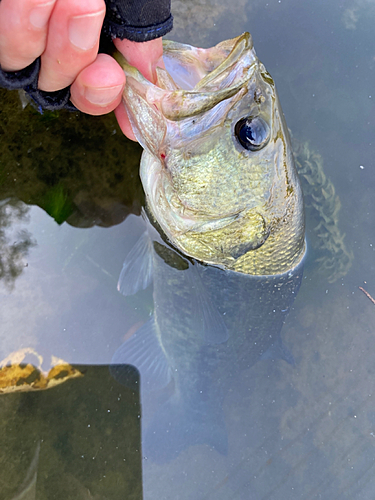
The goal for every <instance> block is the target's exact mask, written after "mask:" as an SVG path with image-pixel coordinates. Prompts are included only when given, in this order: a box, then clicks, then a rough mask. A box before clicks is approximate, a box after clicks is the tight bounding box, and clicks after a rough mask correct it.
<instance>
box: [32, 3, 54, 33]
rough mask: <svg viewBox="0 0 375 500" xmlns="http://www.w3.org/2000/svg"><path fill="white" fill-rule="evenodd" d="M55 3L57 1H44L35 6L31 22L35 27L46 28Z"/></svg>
mask: <svg viewBox="0 0 375 500" xmlns="http://www.w3.org/2000/svg"><path fill="white" fill-rule="evenodd" d="M54 4H55V2H54V1H53V2H49V3H44V4H42V5H38V7H35V9H33V10H32V11H31V12H30V17H29V19H30V23H31V24H32V25H33V26H34V27H35V28H39V29H40V28H44V27H45V26H46V25H47V23H48V20H49V17H50V15H51V12H52V7H53V5H54Z"/></svg>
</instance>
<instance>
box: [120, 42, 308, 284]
mask: <svg viewBox="0 0 375 500" xmlns="http://www.w3.org/2000/svg"><path fill="white" fill-rule="evenodd" d="M165 59H166V60H167V64H166V67H167V69H168V68H172V69H170V71H171V73H172V74H171V75H169V74H166V73H165V72H163V71H162V70H161V71H159V75H160V80H161V81H162V82H163V83H162V85H163V86H164V88H160V87H157V86H155V85H153V84H151V83H150V82H148V81H147V80H146V79H145V78H144V77H142V76H141V75H140V74H138V72H137V70H135V68H131V67H130V69H129V70H128V72H127V70H125V72H126V75H127V85H126V88H125V91H124V102H125V106H126V108H127V112H128V115H129V118H130V121H131V124H132V127H133V130H134V132H135V135H136V137H137V139H138V140H139V142H140V143H141V144H142V146H143V147H144V149H145V151H144V153H143V156H142V161H141V169H140V174H141V180H142V183H143V187H144V190H145V194H146V199H147V204H148V208H149V212H150V213H151V214H152V216H153V217H154V218H155V220H156V221H157V223H158V225H159V226H160V227H161V229H162V230H163V231H164V233H165V234H166V236H167V237H168V239H169V240H170V241H171V243H172V244H173V245H175V246H176V247H177V248H178V249H179V250H181V251H182V252H183V253H185V254H187V255H188V256H191V257H193V258H195V259H197V260H200V261H202V262H205V263H209V264H214V265H217V266H220V267H223V268H226V269H231V270H234V271H238V272H242V273H248V274H254V275H274V274H281V273H283V272H286V271H288V270H290V269H292V268H294V267H295V266H296V265H297V264H298V263H299V262H300V260H301V259H302V257H303V254H304V249H305V243H304V209H303V198H302V192H301V188H300V185H299V180H298V176H297V173H296V170H295V167H294V161H293V155H292V151H291V147H290V139H289V135H288V130H287V127H286V125H285V122H284V117H283V113H282V110H281V107H280V104H279V100H278V96H277V93H276V89H275V86H274V83H273V80H272V78H271V77H270V75H269V74H268V73H267V71H266V70H265V68H264V66H263V65H262V63H260V62H259V60H258V59H257V57H256V55H255V51H254V49H253V46H252V41H251V37H250V35H248V34H244V35H241V36H240V37H238V38H237V39H233V40H229V41H226V42H222V43H221V44H219V45H218V46H216V47H214V48H211V49H197V48H194V47H190V46H186V45H183V44H175V43H174V42H169V43H167V44H166V46H165ZM170 60H173V64H170ZM168 61H169V63H168ZM179 67H180V68H183V70H181V71H180V73H179V72H178V68H179ZM181 74H183V76H184V78H183V79H181ZM186 75H187V76H188V77H189V78H187V76H186ZM188 80H189V81H188ZM182 85H184V86H185V88H181V86H182ZM254 117H255V119H256V120H260V122H261V123H263V124H265V126H266V127H267V131H268V132H267V133H268V136H267V140H266V141H265V143H264V145H262V148H261V149H259V150H255V151H249V150H247V149H245V148H244V147H243V145H242V143H240V141H239V139H238V135H236V134H237V128H238V126H239V125H238V124H241V123H242V122H246V124H247V123H248V122H247V120H250V122H251V120H253V119H254Z"/></svg>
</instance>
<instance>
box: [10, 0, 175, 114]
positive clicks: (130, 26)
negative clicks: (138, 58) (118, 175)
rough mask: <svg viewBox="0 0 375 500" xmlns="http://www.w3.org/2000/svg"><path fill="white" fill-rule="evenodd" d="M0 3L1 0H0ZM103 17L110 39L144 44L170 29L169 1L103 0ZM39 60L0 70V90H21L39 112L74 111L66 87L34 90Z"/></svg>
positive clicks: (105, 29)
mask: <svg viewBox="0 0 375 500" xmlns="http://www.w3.org/2000/svg"><path fill="white" fill-rule="evenodd" d="M0 1H1V0H0ZM105 2H106V7H107V10H106V16H105V20H104V25H103V32H104V33H105V34H106V35H109V36H110V37H111V38H120V39H121V40H122V39H124V38H126V39H128V40H132V41H135V42H146V41H149V40H153V39H155V38H159V37H161V36H164V35H165V34H166V33H168V32H169V31H171V29H172V27H173V17H172V15H171V0H105ZM39 69H40V58H38V59H36V60H35V61H34V62H33V63H32V64H30V66H28V67H27V68H24V69H22V70H20V71H13V72H6V71H3V70H2V69H1V67H0V87H3V88H6V89H10V90H13V89H23V90H25V91H26V93H27V94H28V95H29V96H30V97H31V99H32V101H33V102H34V104H35V105H36V107H37V108H38V109H39V110H40V111H41V110H43V109H46V110H58V109H69V110H71V111H77V108H76V107H75V106H74V105H73V104H72V103H71V102H70V100H69V99H70V87H67V88H65V89H62V90H59V91H57V92H43V91H42V90H39V89H38V75H39Z"/></svg>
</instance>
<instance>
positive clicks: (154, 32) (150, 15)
mask: <svg viewBox="0 0 375 500" xmlns="http://www.w3.org/2000/svg"><path fill="white" fill-rule="evenodd" d="M105 3H106V6H107V11H106V16H105V21H104V31H105V32H106V33H107V34H109V35H110V36H111V37H112V38H120V39H121V40H123V39H124V38H126V39H128V40H132V41H134V42H146V41H148V40H153V39H155V38H159V37H161V36H164V35H166V34H167V33H168V32H169V31H171V29H172V28H173V17H172V15H171V0H105Z"/></svg>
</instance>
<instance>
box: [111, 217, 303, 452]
mask: <svg viewBox="0 0 375 500" xmlns="http://www.w3.org/2000/svg"><path fill="white" fill-rule="evenodd" d="M301 278H302V264H300V265H298V266H296V267H295V268H294V269H293V270H292V271H289V272H287V273H283V274H279V275H276V276H250V275H246V274H243V273H238V272H234V271H230V270H224V269H220V268H218V267H215V266H207V265H202V264H200V263H199V262H197V261H195V260H191V259H187V258H186V257H185V256H184V255H182V254H181V253H179V252H178V251H177V250H176V249H175V248H173V247H171V246H169V245H168V244H166V243H165V241H164V240H163V238H162V237H161V236H160V235H159V233H158V232H157V231H156V229H155V228H154V227H153V226H152V225H151V224H149V223H148V228H147V231H146V232H145V233H144V235H143V236H142V237H141V239H140V240H139V242H138V243H137V245H136V246H135V247H134V251H131V252H130V254H129V255H128V257H127V258H126V260H125V262H124V267H123V271H122V273H121V276H120V280H119V291H120V292H121V293H123V294H124V295H130V294H133V293H136V292H137V291H138V290H139V289H140V288H143V287H146V286H148V285H149V284H150V282H151V281H153V299H154V314H153V316H152V318H151V319H150V320H149V321H148V322H147V323H145V324H144V325H143V326H142V327H141V328H140V329H139V330H138V331H137V332H136V333H135V334H134V335H133V336H132V337H130V339H128V340H127V341H126V342H125V343H124V344H122V345H121V346H120V347H119V349H118V350H117V352H116V353H115V355H114V357H113V360H112V363H113V364H114V365H116V366H113V367H112V369H111V371H112V374H113V375H114V377H115V378H116V379H117V380H118V381H119V382H120V383H121V382H122V383H126V378H127V376H126V373H127V368H126V365H129V364H130V365H133V366H136V367H137V368H138V370H139V372H140V389H141V400H142V407H143V412H144V414H146V420H148V423H147V425H145V427H144V429H143V431H142V435H143V445H142V446H143V452H144V453H145V455H146V456H147V457H148V458H150V459H151V460H156V461H168V460H171V459H173V458H175V457H176V456H178V454H179V453H180V452H181V451H182V450H184V449H187V448H188V447H190V446H192V445H197V444H206V445H209V446H211V447H212V448H214V449H215V450H217V451H218V452H219V453H222V454H226V453H227V449H228V442H227V440H228V438H227V429H226V423H225V418H224V413H223V400H224V398H225V396H226V395H227V394H228V391H230V390H233V389H235V387H236V385H237V380H238V377H239V375H240V373H241V372H243V371H244V370H249V369H251V368H252V367H253V366H254V365H255V364H256V363H257V362H259V361H262V360H267V359H280V358H281V359H284V360H285V361H287V362H288V363H290V364H293V363H294V360H293V356H292V355H291V353H290V352H289V351H288V349H287V348H286V347H285V346H284V345H283V343H282V340H281V334H280V333H281V328H282V325H283V323H284V321H285V319H286V316H287V314H288V311H289V309H290V307H291V305H292V303H293V301H294V299H295V297H296V295H297V292H298V289H299V286H300V282H301ZM124 364H125V367H124V366H123V365H124ZM165 387H168V388H169V389H167V390H168V391H170V392H169V393H168V394H169V396H168V399H167V400H166V401H165V398H164V400H163V403H162V404H160V406H159V408H158V409H157V411H156V412H154V413H153V415H147V413H148V401H149V399H150V398H151V399H152V396H150V395H152V394H154V393H158V391H159V390H160V389H163V388H165ZM249 390H251V388H250V387H249ZM162 392H163V391H162ZM163 397H164V396H162V399H163Z"/></svg>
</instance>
